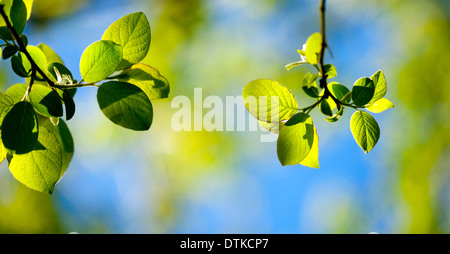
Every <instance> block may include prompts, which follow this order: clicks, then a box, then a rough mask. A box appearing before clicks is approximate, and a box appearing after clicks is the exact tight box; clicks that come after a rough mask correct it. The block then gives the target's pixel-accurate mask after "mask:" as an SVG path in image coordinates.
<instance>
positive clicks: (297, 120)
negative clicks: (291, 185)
mask: <svg viewBox="0 0 450 254" xmlns="http://www.w3.org/2000/svg"><path fill="white" fill-rule="evenodd" d="M313 141H314V124H313V122H312V119H311V117H310V116H309V115H307V114H304V113H298V114H295V115H294V116H292V118H291V119H289V120H288V121H287V122H286V123H285V124H284V126H283V128H281V130H280V135H279V136H278V141H277V154H278V160H279V161H280V162H281V164H282V165H283V166H286V165H295V164H298V163H300V162H302V161H303V160H304V159H305V158H306V157H307V155H308V154H309V152H310V151H311V148H312V145H313Z"/></svg>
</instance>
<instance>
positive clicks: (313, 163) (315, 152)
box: [300, 126, 319, 168]
mask: <svg viewBox="0 0 450 254" xmlns="http://www.w3.org/2000/svg"><path fill="white" fill-rule="evenodd" d="M300 164H302V165H303V166H307V167H310V168H319V135H317V129H316V127H315V126H314V140H313V144H312V146H311V150H310V151H309V153H308V155H307V156H306V158H305V159H303V160H302V161H301V162H300Z"/></svg>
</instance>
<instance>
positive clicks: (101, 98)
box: [97, 81, 153, 131]
mask: <svg viewBox="0 0 450 254" xmlns="http://www.w3.org/2000/svg"><path fill="white" fill-rule="evenodd" d="M97 100H98V104H99V106H100V109H101V110H102V112H103V114H104V115H105V116H106V117H107V118H109V120H111V121H112V122H113V123H115V124H117V125H120V126H122V127H125V128H128V129H132V130H137V131H141V130H148V129H149V128H150V126H151V124H152V121H153V107H152V104H151V102H150V100H149V99H148V97H147V95H146V94H145V93H144V92H143V91H142V90H141V89H139V88H138V87H137V86H135V85H132V84H129V83H125V82H116V81H110V82H106V83H103V84H102V85H101V86H100V88H99V89H98V92H97Z"/></svg>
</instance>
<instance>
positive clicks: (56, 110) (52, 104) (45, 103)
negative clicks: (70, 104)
mask: <svg viewBox="0 0 450 254" xmlns="http://www.w3.org/2000/svg"><path fill="white" fill-rule="evenodd" d="M29 99H30V102H31V104H32V105H33V107H34V109H35V110H36V111H37V112H38V113H39V114H41V115H43V116H47V117H52V116H54V117H61V116H62V115H63V108H62V103H61V99H60V98H59V96H58V94H57V93H56V92H54V91H53V90H52V89H51V88H49V87H46V86H43V85H33V87H32V88H31V92H30V94H29Z"/></svg>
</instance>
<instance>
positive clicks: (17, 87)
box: [5, 84, 28, 103]
mask: <svg viewBox="0 0 450 254" xmlns="http://www.w3.org/2000/svg"><path fill="white" fill-rule="evenodd" d="M27 87H28V85H27V84H14V85H12V86H10V87H9V88H8V89H7V90H6V92H5V94H6V95H8V96H9V97H10V98H11V99H12V100H13V101H14V103H18V102H19V101H21V100H22V99H23V97H24V96H25V93H26V92H27Z"/></svg>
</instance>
